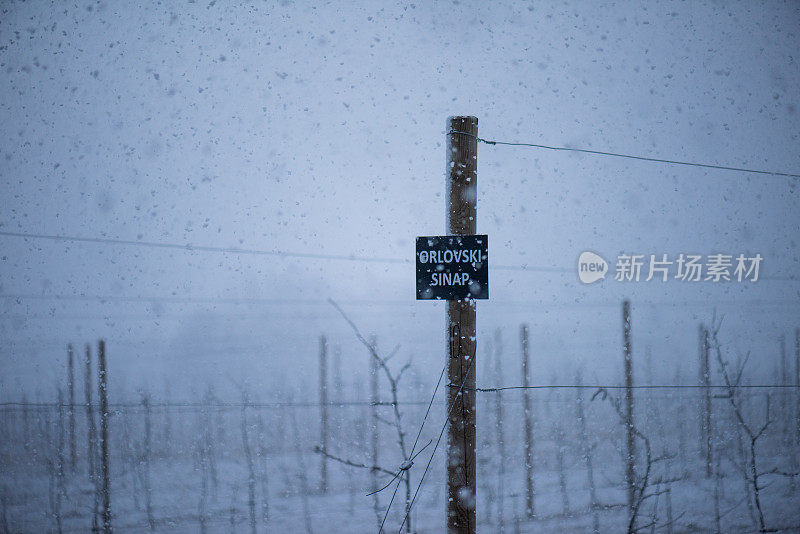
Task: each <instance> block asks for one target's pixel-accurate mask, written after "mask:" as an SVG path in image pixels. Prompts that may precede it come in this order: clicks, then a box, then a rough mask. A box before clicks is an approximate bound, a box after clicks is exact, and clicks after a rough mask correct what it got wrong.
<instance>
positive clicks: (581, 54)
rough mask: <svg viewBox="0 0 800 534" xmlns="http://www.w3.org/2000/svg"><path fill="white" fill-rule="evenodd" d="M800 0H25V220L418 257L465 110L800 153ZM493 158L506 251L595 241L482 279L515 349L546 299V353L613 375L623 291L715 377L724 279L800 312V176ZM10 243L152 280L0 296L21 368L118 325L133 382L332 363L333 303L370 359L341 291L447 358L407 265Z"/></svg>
mask: <svg viewBox="0 0 800 534" xmlns="http://www.w3.org/2000/svg"><path fill="white" fill-rule="evenodd" d="M799 22H800V7H799V6H798V5H797V3H794V2H769V3H767V4H766V5H761V4H754V3H752V2H694V3H686V2H660V3H650V2H647V3H635V2H629V3H621V4H616V5H609V4H600V3H596V2H559V3H535V4H533V3H522V2H496V3H484V2H419V3H418V4H416V5H415V6H412V5H410V4H409V5H400V4H398V5H388V4H385V3H382V2H349V3H347V4H346V5H336V4H329V5H325V6H322V5H318V6H316V7H314V6H312V5H311V3H303V2H281V3H278V4H275V3H268V4H258V5H246V4H245V5H236V6H233V5H232V3H229V2H216V3H215V2H211V3H208V4H207V3H205V2H202V3H199V4H198V3H187V4H184V3H177V2H165V3H164V5H163V6H150V5H147V7H133V6H131V5H127V4H125V5H123V4H120V3H113V2H108V3H103V2H100V3H75V4H69V5H65V4H60V3H59V4H53V5H51V4H47V3H45V2H28V3H24V4H22V3H5V4H4V6H3V10H2V13H0V68H2V69H3V73H4V76H3V77H2V78H0V109H2V115H3V120H2V123H0V139H2V144H0V152H2V158H0V202H2V204H0V231H5V232H22V233H32V234H56V235H68V236H83V237H106V238H112V239H124V240H142V241H150V242H166V243H181V244H183V243H191V244H195V245H208V246H219V247H241V248H248V249H258V250H266V251H273V250H276V251H289V252H297V253H314V254H323V255H325V254H329V255H355V256H363V257H380V258H387V257H388V258H398V259H408V260H411V259H412V258H413V246H414V237H415V236H417V235H436V234H441V233H444V231H445V227H444V221H445V217H444V185H445V183H444V170H445V152H444V140H445V135H444V128H445V121H446V118H447V116H448V115H454V114H472V115H476V116H477V117H479V120H480V125H479V134H480V135H481V136H482V137H485V138H487V139H499V140H505V141H523V142H531V143H541V144H545V145H553V146H569V147H582V148H589V149H594V150H607V151H612V152H621V153H629V154H637V155H646V156H653V157H662V158H668V159H678V160H683V161H695V162H703V163H710V164H719V165H726V166H734V167H748V168H756V169H765V170H775V171H784V172H790V173H798V172H800V151H798V150H797V146H798V134H799V133H800V120H798V110H797V107H798V91H797V87H798V85H799V84H800V69H798V58H797V51H798V50H800V36H799V35H798V28H800V25H798V23H799ZM478 168H479V177H478V189H479V200H478V202H479V204H478V231H479V232H480V233H486V234H488V235H489V239H490V255H491V264H493V265H510V266H520V265H528V266H544V267H558V268H564V269H569V271H568V272H556V273H542V272H521V271H509V270H492V271H491V278H490V287H491V300H490V301H488V302H481V303H479V312H478V313H479V330H480V331H481V332H482V333H490V332H492V331H493V330H494V329H495V328H496V327H503V328H504V333H505V335H506V338H507V341H506V345H507V351H508V358H509V361H510V362H511V363H509V365H512V366H513V368H514V369H516V363H514V362H516V359H514V358H515V356H514V354H515V352H513V351H515V350H516V343H517V333H516V332H517V331H516V329H517V328H518V324H519V323H520V322H521V321H527V322H529V323H530V324H531V326H532V335H533V336H534V339H535V342H534V343H535V348H536V349H537V354H539V355H540V364H541V369H542V373H541V376H539V377H535V378H534V380H535V381H537V382H548V381H549V380H550V379H551V377H552V376H553V375H555V374H558V375H559V376H560V378H561V379H562V380H564V379H567V378H568V376H569V374H568V370H569V369H573V368H574V367H576V366H579V365H583V366H584V367H585V368H586V369H587V373H588V374H590V375H591V374H592V373H596V374H597V375H598V377H609V378H611V379H615V378H614V377H616V375H617V374H618V373H617V367H618V366H619V362H618V360H619V358H620V357H619V354H620V350H621V349H620V338H621V333H620V331H619V305H618V303H619V301H620V300H621V298H622V297H623V296H629V297H631V298H632V299H633V302H634V329H635V336H636V337H635V338H634V339H635V341H634V343H635V350H637V349H639V354H643V352H644V348H645V347H650V348H651V350H652V353H653V355H654V356H655V359H656V360H657V361H660V362H668V363H663V365H662V367H663V369H662V370H661V371H660V372H661V373H662V375H663V376H662V378H663V377H670V378H671V377H672V376H674V372H675V371H674V369H675V366H676V364H679V365H680V367H681V369H683V374H684V376H685V377H687V379H688V378H691V379H693V378H694V376H695V375H696V370H695V357H694V350H695V349H694V347H695V345H696V327H697V322H698V321H700V320H706V321H708V320H710V317H711V313H712V310H713V309H714V307H715V305H716V307H717V309H718V311H719V312H720V313H725V314H726V319H725V321H726V325H727V327H728V328H729V330H727V331H726V335H727V336H728V339H730V340H731V342H732V343H733V344H734V345H735V347H736V348H737V349H741V350H747V349H753V350H754V351H757V352H758V353H759V358H762V359H763V360H764V362H769V364H768V365H766V364H765V366H764V368H765V369H771V367H770V366H772V365H773V363H772V362H773V361H774V359H775V353H776V351H777V336H778V335H779V333H780V332H786V333H787V335H788V334H789V332H790V328H791V329H793V328H794V327H795V326H797V325H798V308H799V307H800V306H798V302H800V298H799V297H800V282H798V281H797V278H796V277H797V276H798V267H800V256H799V254H798V242H797V237H798V236H799V235H800V217H799V215H800V200H798V195H797V183H798V180H797V179H792V178H782V177H774V176H764V175H754V174H746V173H740V172H724V171H717V170H709V169H701V168H692V167H678V166H668V165H661V164H656V163H647V162H635V161H630V160H620V159H613V158H607V157H598V156H588V155H580V154H574V153H566V152H552V151H543V150H540V149H533V148H522V147H501V146H495V147H492V146H487V145H480V146H479V152H478ZM584 250H594V251H597V252H599V253H600V254H602V255H603V256H604V257H605V258H606V259H607V260H609V261H613V260H614V259H615V258H616V256H617V254H619V253H621V252H635V253H642V254H651V253H653V254H663V253H667V254H670V255H672V256H676V255H677V254H679V253H698V254H712V253H726V254H734V255H736V254H739V253H745V254H750V255H752V254H755V253H760V254H761V255H762V256H763V257H764V264H763V265H762V273H761V274H762V276H764V277H778V278H784V280H761V281H759V282H757V283H755V284H750V283H728V284H711V283H701V284H686V283H680V282H678V281H671V282H668V283H664V284H660V283H655V282H651V283H647V284H645V283H638V284H634V283H629V284H623V283H619V282H614V281H613V280H607V281H605V282H602V283H600V284H597V285H591V286H583V285H581V284H580V283H579V282H578V280H577V276H576V274H575V272H574V270H575V263H576V261H577V257H578V255H579V254H580V252H582V251H584ZM0 251H2V254H0V256H2V261H0V293H2V294H5V295H11V294H13V295H16V294H23V295H32V294H37V295H104V296H109V295H115V296H129V297H136V298H144V299H143V301H136V302H118V301H105V302H99V301H93V300H89V301H82V300H79V301H63V300H43V299H39V300H36V299H30V298H20V299H11V298H1V299H0V336H2V345H0V374H1V375H2V376H3V377H4V378H3V379H2V383H1V386H0V387H2V388H3V389H2V393H3V396H5V397H11V398H17V397H19V396H20V395H21V394H22V392H23V391H26V392H28V395H29V396H31V395H33V394H34V392H35V391H36V390H37V389H39V390H41V391H42V392H48V391H50V389H51V385H52V383H53V381H54V380H55V379H56V377H60V376H61V375H62V369H63V361H64V346H65V344H66V343H67V342H68V341H72V342H74V343H79V344H82V343H84V342H86V341H92V342H94V340H95V339H96V338H97V337H98V336H104V337H105V338H106V339H107V340H108V343H109V354H110V357H111V358H113V361H112V364H111V365H112V367H111V376H112V380H118V381H120V382H121V383H122V384H124V386H125V387H128V388H130V389H133V388H136V387H140V386H144V387H149V388H152V389H154V390H156V391H159V390H161V389H162V388H163V384H164V382H165V381H170V382H172V383H173V384H174V387H173V389H175V390H178V391H179V393H176V395H179V394H182V392H188V389H187V388H190V386H189V384H193V385H192V386H191V387H194V388H195V389H197V388H200V386H197V384H201V383H203V382H206V381H211V382H215V383H218V384H220V387H225V386H224V384H225V383H229V382H230V381H229V380H227V378H225V377H226V376H230V377H231V378H232V379H233V380H240V379H242V378H245V377H246V378H247V379H248V380H249V381H250V382H251V383H252V384H253V386H254V387H261V386H270V384H273V383H274V382H275V381H279V380H282V379H281V378H280V377H281V376H284V377H288V378H289V379H290V380H289V382H292V383H301V382H302V381H309V382H313V381H314V380H315V379H316V378H315V377H316V361H315V357H316V343H317V336H318V335H319V334H320V333H322V332H325V333H327V334H328V335H329V336H330V337H331V339H332V341H333V342H334V343H336V344H339V345H341V346H342V347H343V360H344V361H343V365H344V366H345V368H346V371H347V376H348V380H349V379H351V378H352V377H354V376H356V373H357V372H359V370H360V369H361V368H363V367H366V356H365V354H364V353H363V351H359V350H358V347H357V345H356V344H355V341H354V340H353V339H352V336H351V335H350V334H349V332H348V331H347V326H346V324H344V322H343V321H342V320H341V318H340V317H338V316H337V315H336V312H335V310H333V309H332V308H331V307H330V306H329V305H327V304H325V303H324V301H325V299H326V298H328V297H332V298H334V299H337V300H339V301H342V303H343V306H344V307H345V309H347V310H348V313H350V314H351V315H352V317H353V319H354V320H356V321H357V322H358V323H359V324H360V325H361V326H362V327H363V329H364V331H365V333H366V332H375V333H377V334H378V335H379V339H380V340H381V344H382V346H384V345H385V346H386V347H387V348H389V347H391V346H393V345H394V344H395V343H401V344H402V346H403V349H402V352H401V354H402V356H403V358H407V357H409V356H414V358H415V361H416V362H417V364H418V365H417V371H418V372H419V375H420V376H421V377H422V380H424V381H429V380H431V375H435V376H433V377H432V378H433V379H435V377H436V376H438V369H439V366H440V365H441V364H440V360H441V356H442V353H443V352H444V349H443V342H444V340H443V332H442V329H443V325H444V312H443V307H442V305H441V304H436V303H431V302H421V303H416V302H415V301H414V300H413V299H414V278H413V276H414V273H413V267H412V266H411V265H410V264H398V263H380V262H378V263H375V262H350V261H339V260H322V259H309V258H284V257H279V256H252V255H250V256H248V255H236V254H220V253H211V252H198V251H195V252H191V251H178V250H165V249H154V248H139V247H131V246H117V245H109V244H89V243H69V242H52V241H44V240H23V239H21V238H18V237H9V236H0ZM788 277H795V280H794V281H791V280H785V278H788ZM177 297H192V298H208V299H209V300H208V301H204V302H190V303H176V302H171V301H169V300H166V301H165V300H163V299H164V298H167V299H174V298H177ZM217 298H228V299H238V298H255V299H264V300H273V301H275V302H273V303H268V302H259V303H250V304H232V303H230V302H228V301H214V300H213V299H217ZM150 299H152V300H150ZM312 301H313V302H312ZM365 301H371V302H365ZM687 302H688V304H687ZM648 303H649V304H648ZM652 303H655V304H652ZM588 304H593V305H588ZM488 338H489V336H487V335H484V336H483V337H482V338H481V339H480V340H479V345H480V347H482V348H479V351H481V350H485V348H486V344H485V343H483V340H484V339H486V340H488ZM479 354H481V352H479ZM762 371H763V369H762ZM510 376H514V375H510ZM478 380H479V382H481V381H482V379H481V377H480V375H479V377H478ZM200 389H202V388H200Z"/></svg>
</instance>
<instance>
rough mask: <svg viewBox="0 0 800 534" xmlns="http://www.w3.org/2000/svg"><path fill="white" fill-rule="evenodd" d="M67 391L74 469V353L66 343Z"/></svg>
mask: <svg viewBox="0 0 800 534" xmlns="http://www.w3.org/2000/svg"><path fill="white" fill-rule="evenodd" d="M67 388H68V389H69V391H68V392H67V396H68V402H69V410H68V411H67V413H68V414H69V467H70V470H72V471H75V464H76V463H77V459H78V455H77V451H76V450H75V354H74V353H73V351H72V344H69V345H67Z"/></svg>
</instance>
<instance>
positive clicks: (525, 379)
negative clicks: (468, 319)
mask: <svg viewBox="0 0 800 534" xmlns="http://www.w3.org/2000/svg"><path fill="white" fill-rule="evenodd" d="M519 334H520V342H521V343H522V385H523V387H525V388H527V387H528V386H530V382H529V375H530V370H529V368H530V362H529V360H528V358H529V350H528V348H529V344H528V325H526V324H523V325H521V326H520V329H519ZM522 409H523V411H524V412H525V413H524V414H523V416H524V419H525V515H526V516H527V517H528V518H529V519H533V517H534V513H535V508H534V499H533V497H534V493H535V490H534V486H533V413H532V411H531V394H530V390H529V389H524V390H522Z"/></svg>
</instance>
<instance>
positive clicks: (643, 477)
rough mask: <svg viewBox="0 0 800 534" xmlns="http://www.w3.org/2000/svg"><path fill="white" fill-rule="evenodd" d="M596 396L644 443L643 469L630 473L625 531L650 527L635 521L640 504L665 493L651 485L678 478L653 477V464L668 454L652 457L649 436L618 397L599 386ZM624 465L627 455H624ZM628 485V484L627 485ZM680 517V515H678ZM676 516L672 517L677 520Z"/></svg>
mask: <svg viewBox="0 0 800 534" xmlns="http://www.w3.org/2000/svg"><path fill="white" fill-rule="evenodd" d="M597 397H601V398H602V399H605V400H608V401H609V403H610V404H611V406H612V407H613V408H614V411H615V412H616V414H617V417H618V418H619V422H620V424H621V425H622V426H623V427H625V428H626V431H628V432H630V434H631V435H633V436H634V437H635V438H636V439H639V440H640V441H641V442H642V444H643V445H644V469H643V470H642V472H641V473H637V472H636V471H635V470H634V472H633V474H632V482H633V484H632V491H631V496H632V497H633V501H632V503H631V506H630V509H629V514H628V526H627V533H628V534H634V533H636V532H639V531H640V530H643V529H645V528H650V527H651V526H653V523H652V522H651V523H648V524H646V525H639V526H637V522H638V519H639V513H640V512H641V509H642V504H643V503H644V502H645V501H646V500H647V499H651V498H653V497H656V496H658V495H662V494H664V493H666V490H658V489H652V487H653V486H655V485H659V484H666V483H668V482H675V481H676V480H678V479H668V478H666V477H658V478H653V466H654V464H656V463H657V462H662V461H664V460H666V459H668V458H669V456H667V455H665V456H660V457H653V451H652V447H651V443H650V438H648V437H647V436H646V435H645V434H644V433H642V432H641V431H640V430H639V428H638V427H637V426H636V425H635V424H634V423H633V421H631V420H630V419H629V418H628V412H627V410H625V411H624V410H623V405H622V400H621V399H620V398H618V397H615V396H613V395H610V394H609V393H608V391H607V390H606V389H605V388H599V389H598V390H597V391H596V392H595V393H594V395H592V400H594V399H595V398H597ZM626 465H628V462H627V456H626ZM626 480H628V476H627V473H626ZM629 487H630V486H629ZM679 517H680V516H679ZM677 519H678V518H674V520H677Z"/></svg>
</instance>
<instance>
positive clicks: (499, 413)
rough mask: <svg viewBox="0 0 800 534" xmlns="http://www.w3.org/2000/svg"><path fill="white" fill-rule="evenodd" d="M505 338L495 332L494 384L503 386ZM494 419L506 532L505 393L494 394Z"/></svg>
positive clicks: (500, 513) (500, 511)
mask: <svg viewBox="0 0 800 534" xmlns="http://www.w3.org/2000/svg"><path fill="white" fill-rule="evenodd" d="M502 360H503V338H502V337H501V331H500V329H499V328H498V329H497V330H495V331H494V383H495V384H497V385H498V386H500V385H502V384H503V361H502ZM494 419H495V430H496V431H497V458H498V460H499V462H498V463H499V464H500V465H499V466H498V469H497V528H498V530H499V531H500V532H505V528H506V525H505V510H506V508H505V499H504V497H505V495H504V494H505V481H506V460H507V458H506V438H505V435H504V433H503V392H502V391H498V392H496V393H495V394H494Z"/></svg>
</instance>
